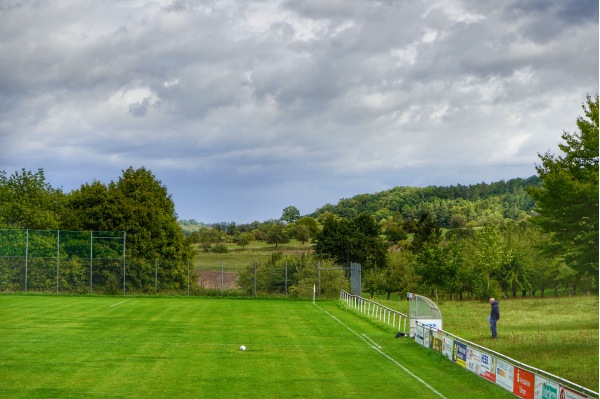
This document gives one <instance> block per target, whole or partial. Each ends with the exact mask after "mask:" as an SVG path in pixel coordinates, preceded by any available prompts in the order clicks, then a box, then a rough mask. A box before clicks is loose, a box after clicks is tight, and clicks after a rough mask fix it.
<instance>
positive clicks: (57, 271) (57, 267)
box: [56, 230, 60, 294]
mask: <svg viewBox="0 0 600 399" xmlns="http://www.w3.org/2000/svg"><path fill="white" fill-rule="evenodd" d="M59 270H60V230H56V293H57V294H58V277H59Z"/></svg>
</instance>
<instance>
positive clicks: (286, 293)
mask: <svg viewBox="0 0 600 399" xmlns="http://www.w3.org/2000/svg"><path fill="white" fill-rule="evenodd" d="M287 295H288V275H287V260H286V261H285V296H287Z"/></svg>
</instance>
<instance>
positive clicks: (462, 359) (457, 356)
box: [452, 341, 467, 367]
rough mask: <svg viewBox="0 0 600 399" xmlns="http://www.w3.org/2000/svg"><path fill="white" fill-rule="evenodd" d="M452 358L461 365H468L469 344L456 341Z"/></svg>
mask: <svg viewBox="0 0 600 399" xmlns="http://www.w3.org/2000/svg"><path fill="white" fill-rule="evenodd" d="M452 360H454V362H455V363H456V364H458V365H459V366H462V367H467V345H465V344H463V343H462V342H458V341H454V357H453V359H452Z"/></svg>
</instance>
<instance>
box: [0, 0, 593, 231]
mask: <svg viewBox="0 0 600 399" xmlns="http://www.w3.org/2000/svg"><path fill="white" fill-rule="evenodd" d="M598 37H599V32H598V1H597V0H555V1H547V0H506V1H500V2H498V1H479V0H443V1H442V0H424V1H413V0H402V1H400V0H398V1H394V0H388V1H384V0H382V1H375V0H365V1H359V0H289V1H288V0H281V1H275V0H263V1H260V0H257V1H252V0H239V1H237V0H229V1H227V0H218V1H210V0H205V1H194V0H175V1H172V0H154V1H142V0H122V1H120V0H110V1H109V0H56V1H55V0H0V38H1V40H0V170H3V171H5V172H6V174H7V175H8V176H10V175H12V174H13V173H15V172H17V171H20V170H21V169H23V168H25V169H26V170H30V171H32V172H36V171H37V170H38V169H40V168H41V169H43V170H44V174H45V177H46V181H47V183H49V184H50V185H51V186H52V187H54V188H60V189H62V190H63V191H64V192H67V193H68V192H71V191H72V190H76V189H79V188H80V186H81V185H82V184H85V183H92V182H94V181H100V182H102V183H105V184H108V183H110V181H117V180H118V179H119V178H120V177H121V176H122V174H123V171H124V170H126V169H128V168H129V167H133V168H135V169H137V168H141V167H144V168H146V169H147V170H150V171H151V172H152V173H153V174H154V176H155V177H156V179H157V180H159V181H160V182H161V184H162V185H164V186H165V187H167V190H168V193H169V194H170V195H171V197H172V199H173V201H174V203H175V209H176V212H177V215H178V217H179V219H195V220H196V221H198V222H203V223H219V222H232V221H233V222H236V223H238V224H239V223H250V222H252V221H255V220H257V221H265V220H268V219H278V218H279V217H281V215H282V211H283V209H284V208H285V207H288V206H295V207H296V208H298V210H299V211H300V213H301V214H302V215H305V214H310V213H312V212H314V211H315V210H316V209H317V208H320V207H322V206H323V205H325V204H327V203H331V204H336V203H337V202H338V201H339V200H340V199H342V198H350V197H353V196H354V195H357V194H362V193H376V192H379V191H383V190H388V189H391V188H393V187H396V186H417V187H425V186H429V185H441V186H449V185H457V184H462V185H469V184H476V183H480V182H486V183H491V182H495V181H499V180H508V179H512V178H517V177H522V178H526V177H530V176H532V175H535V174H536V171H535V165H536V163H539V156H538V154H540V153H541V154H543V153H545V152H546V151H550V152H552V153H557V152H558V151H559V150H558V144H559V143H560V142H561V135H562V133H563V132H564V131H567V132H577V128H576V120H577V118H578V117H580V116H583V115H584V113H583V109H582V105H583V104H584V103H585V102H586V95H588V94H589V95H591V96H595V95H596V94H597V93H598V77H599V67H598V48H599V42H598Z"/></svg>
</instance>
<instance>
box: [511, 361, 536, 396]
mask: <svg viewBox="0 0 600 399" xmlns="http://www.w3.org/2000/svg"><path fill="white" fill-rule="evenodd" d="M514 373H515V381H514V383H513V393H514V394H515V395H517V396H518V397H520V398H523V399H534V398H533V391H534V389H535V383H534V379H535V376H534V374H533V373H531V372H529V371H527V370H523V369H520V368H518V367H515V368H514Z"/></svg>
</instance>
